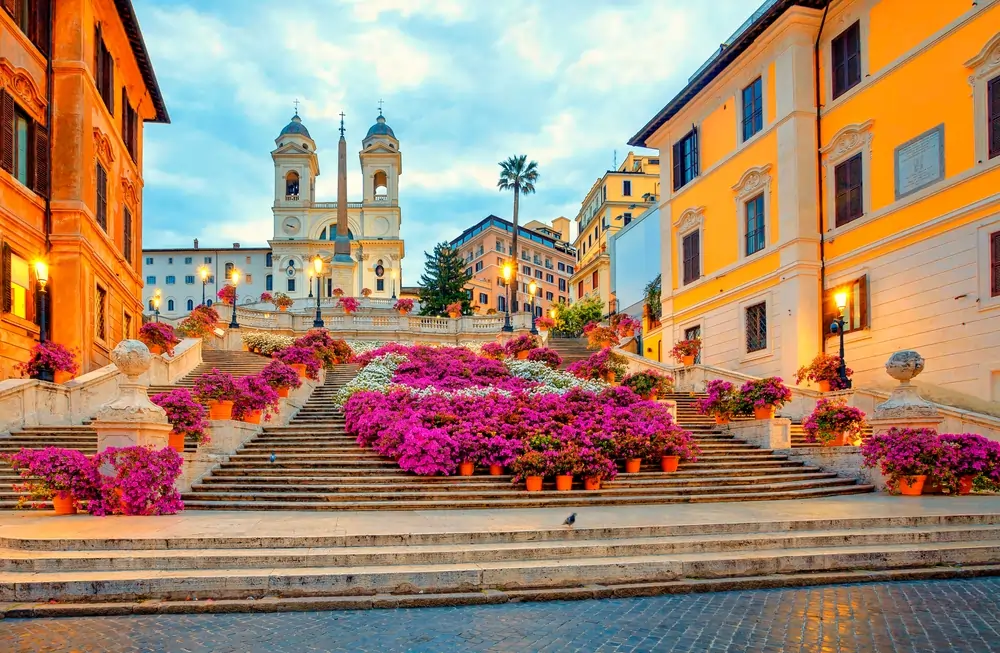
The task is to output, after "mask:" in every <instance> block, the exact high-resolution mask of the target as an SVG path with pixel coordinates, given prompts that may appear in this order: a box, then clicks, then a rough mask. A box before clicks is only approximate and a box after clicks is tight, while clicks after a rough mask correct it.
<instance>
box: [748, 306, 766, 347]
mask: <svg viewBox="0 0 1000 653" xmlns="http://www.w3.org/2000/svg"><path fill="white" fill-rule="evenodd" d="M744 310H745V312H746V330H747V353H748V354H750V353H753V352H755V351H763V350H765V349H767V303H766V302H761V303H759V304H754V305H753V306H747V307H746V309H744Z"/></svg>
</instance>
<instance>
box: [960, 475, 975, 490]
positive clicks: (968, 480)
mask: <svg viewBox="0 0 1000 653" xmlns="http://www.w3.org/2000/svg"><path fill="white" fill-rule="evenodd" d="M975 480H976V477H975V476H959V477H958V493H959V494H971V493H972V483H973V482H974V481H975Z"/></svg>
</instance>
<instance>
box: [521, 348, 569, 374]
mask: <svg viewBox="0 0 1000 653" xmlns="http://www.w3.org/2000/svg"><path fill="white" fill-rule="evenodd" d="M527 360H529V361H534V362H536V363H543V364H545V365H548V366H549V367H551V368H552V369H557V368H558V367H559V366H560V365H562V356H560V355H559V354H558V353H556V352H555V351H554V350H552V349H549V348H548V347H539V348H538V349H532V350H530V351H529V352H528V358H527Z"/></svg>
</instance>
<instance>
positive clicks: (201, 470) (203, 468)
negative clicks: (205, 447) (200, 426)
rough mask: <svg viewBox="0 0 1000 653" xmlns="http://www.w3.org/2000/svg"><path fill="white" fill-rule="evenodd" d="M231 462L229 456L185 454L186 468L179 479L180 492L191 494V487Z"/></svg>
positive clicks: (177, 485) (184, 467)
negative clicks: (222, 465) (223, 464)
mask: <svg viewBox="0 0 1000 653" xmlns="http://www.w3.org/2000/svg"><path fill="white" fill-rule="evenodd" d="M228 460H229V456H223V455H219V454H214V453H203V452H201V451H199V452H197V453H190V452H187V451H185V452H184V466H183V467H182V468H181V475H180V476H179V477H178V478H177V482H176V484H175V487H176V488H177V491H178V492H190V491H191V486H193V485H194V484H195V483H197V482H198V481H200V480H201V479H203V478H205V477H206V476H208V475H209V474H210V473H211V472H212V471H213V470H214V469H215V468H216V467H218V466H219V465H221V464H222V463H224V462H227V461H228Z"/></svg>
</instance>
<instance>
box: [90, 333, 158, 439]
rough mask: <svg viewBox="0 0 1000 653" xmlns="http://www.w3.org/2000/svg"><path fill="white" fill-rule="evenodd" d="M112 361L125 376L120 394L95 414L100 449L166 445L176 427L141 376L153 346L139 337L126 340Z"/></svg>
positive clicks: (120, 383) (148, 361) (120, 384)
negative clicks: (151, 396)
mask: <svg viewBox="0 0 1000 653" xmlns="http://www.w3.org/2000/svg"><path fill="white" fill-rule="evenodd" d="M111 361H112V362H113V363H114V364H115V365H116V366H117V367H118V369H119V370H120V371H121V372H122V374H124V375H125V380H122V381H119V383H118V391H119V395H118V398H117V399H115V400H114V401H112V402H110V403H108V404H105V405H104V406H102V407H101V409H100V410H99V411H98V412H97V415H96V416H95V417H94V422H93V424H92V426H93V427H94V430H95V431H97V451H98V453H100V452H101V451H104V450H105V449H107V448H109V447H130V446H134V445H139V446H152V447H154V448H157V449H161V448H163V447H166V446H167V445H168V437H169V435H170V431H171V430H172V427H171V426H170V423H169V422H168V421H167V414H166V412H165V411H164V410H163V409H162V408H160V407H159V406H157V405H156V404H154V403H153V402H151V401H150V400H149V396H148V395H147V393H146V388H147V385H146V383H143V382H141V381H140V380H139V377H140V376H141V375H142V374H144V373H145V372H146V371H147V370H148V369H149V366H150V364H151V362H152V354H150V353H149V349H148V348H147V347H146V345H145V344H143V343H142V342H140V341H138V340H123V341H121V342H120V343H118V346H117V347H115V348H114V350H113V351H112V352H111Z"/></svg>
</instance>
